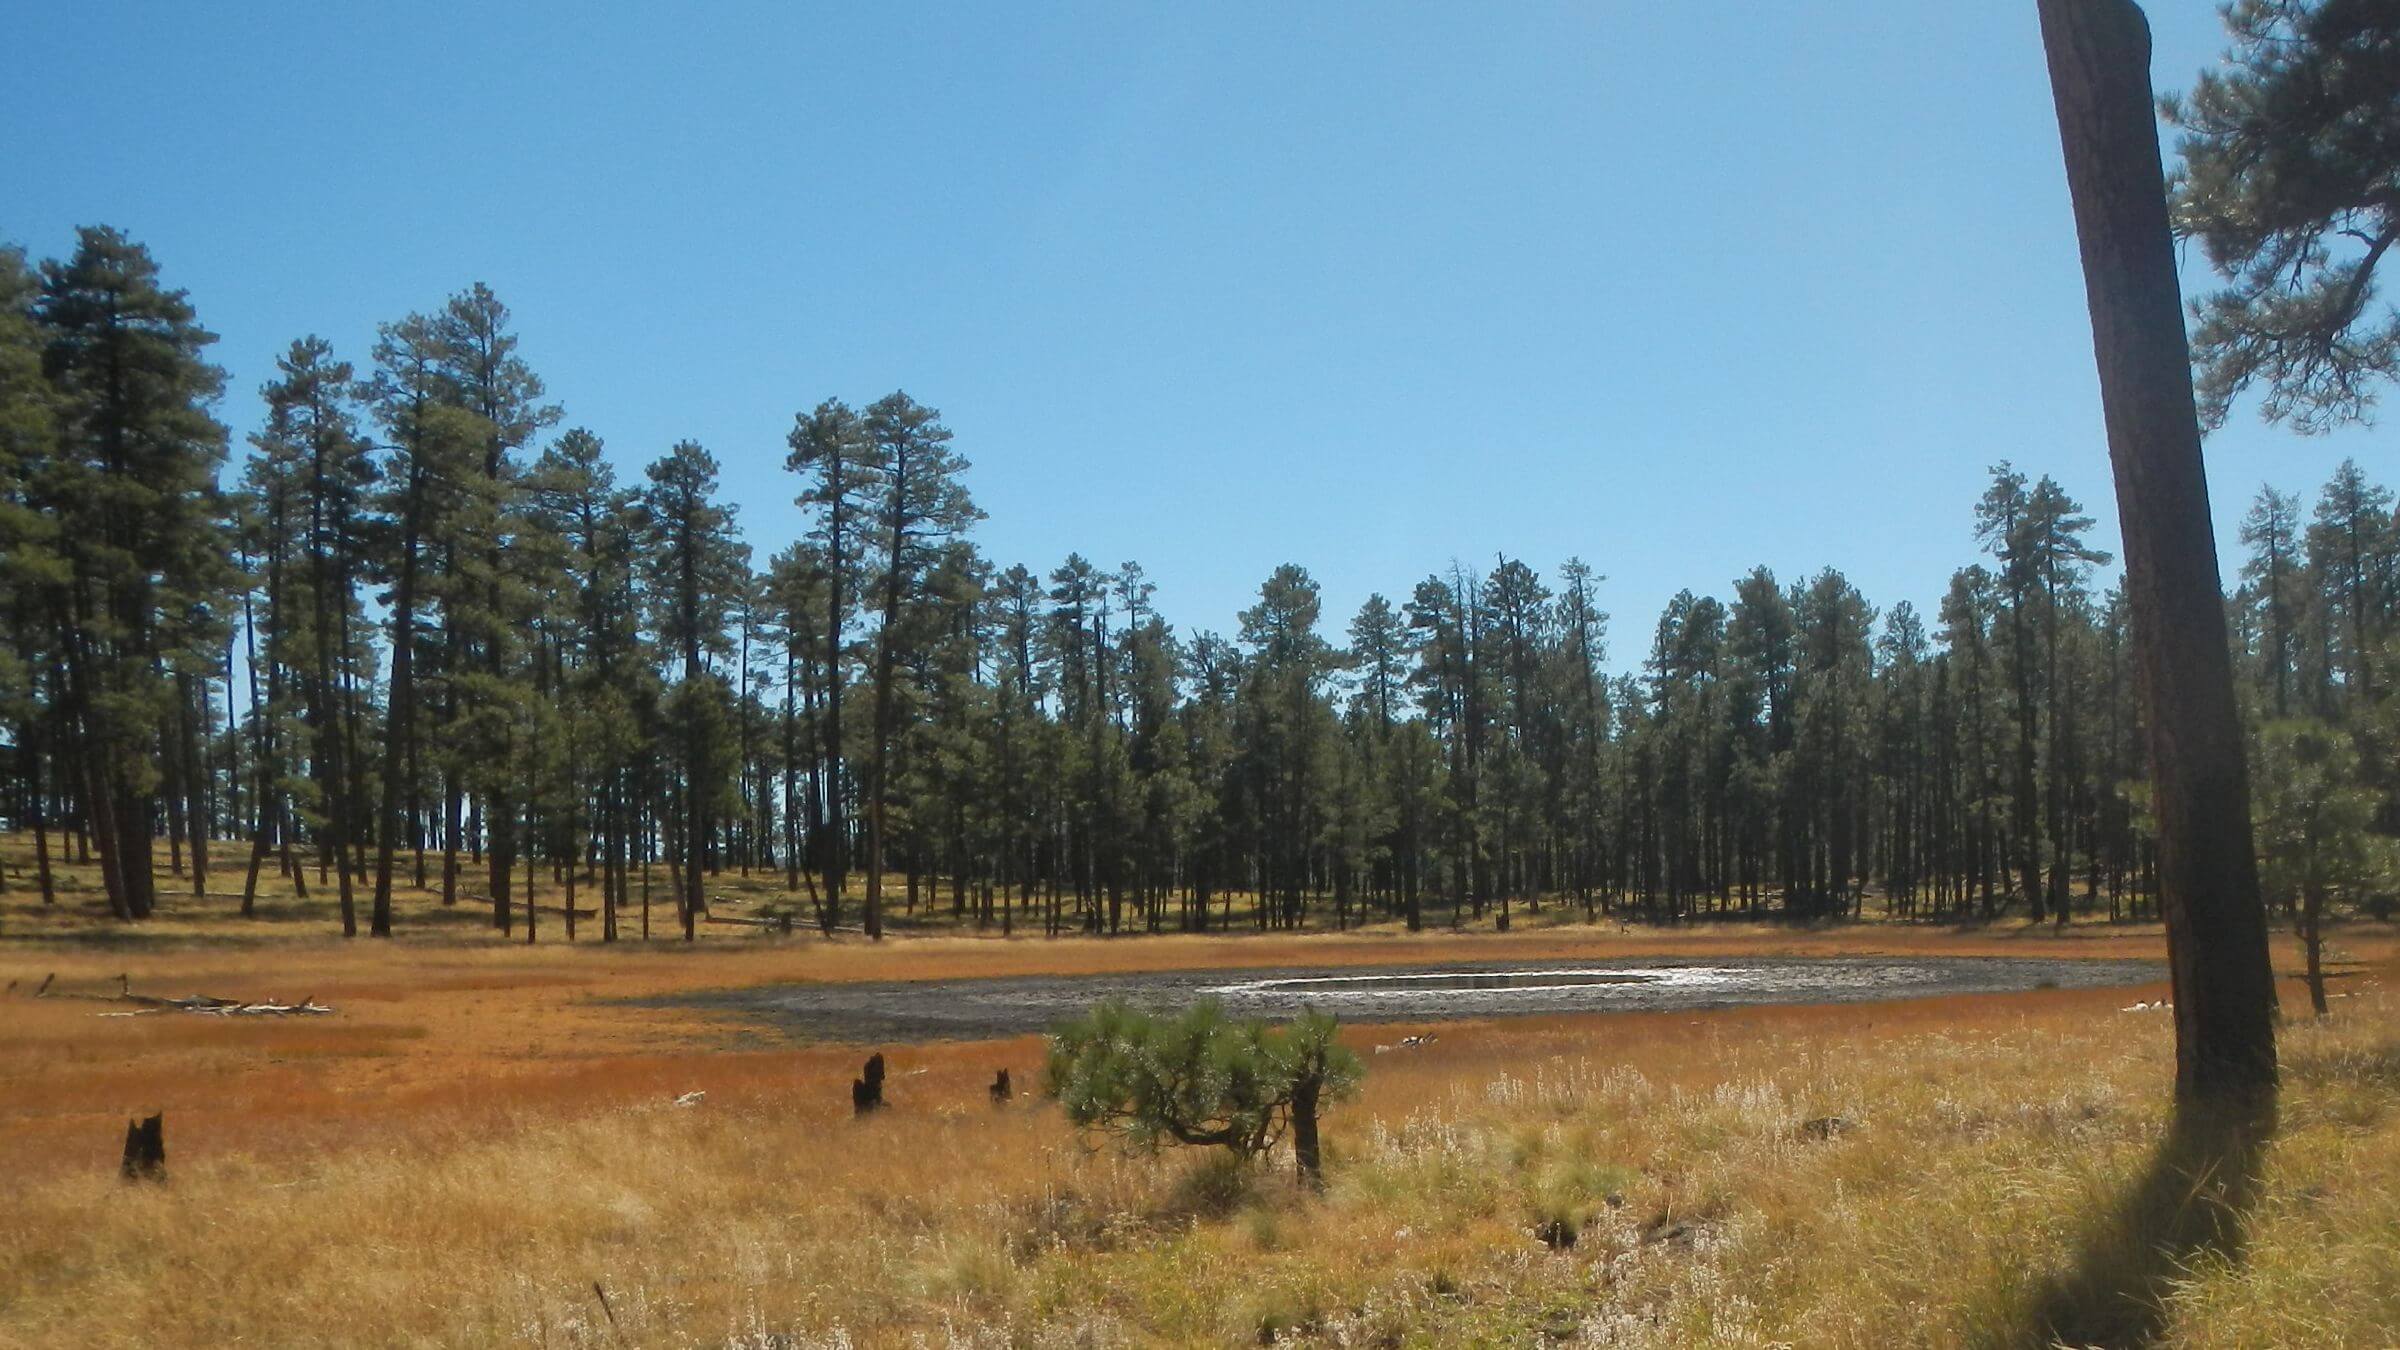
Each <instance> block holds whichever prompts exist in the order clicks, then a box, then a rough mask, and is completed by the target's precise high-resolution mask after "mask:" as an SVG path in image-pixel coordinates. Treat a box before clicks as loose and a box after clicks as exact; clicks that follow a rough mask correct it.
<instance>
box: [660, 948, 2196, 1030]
mask: <svg viewBox="0 0 2400 1350" xmlns="http://www.w3.org/2000/svg"><path fill="white" fill-rule="evenodd" d="M2166 973H2167V968H2166V965H2165V964H2164V963H2163V962H2158V961H2128V960H2074V959H2062V958H2042V957H1978V956H1959V957H1878V956H1859V957H1742V958H1723V959H1713V960H1712V959H1690V958H1679V957H1635V958H1625V959H1615V960H1608V961H1516V962H1475V963H1443V964H1434V965H1407V966H1372V967H1357V966H1350V967H1339V966H1293V967H1281V968H1272V969H1256V970H1168V971H1145V972H1141V973H1138V974H1120V975H1033V976H1011V977H1006V978H994V979H955V980H914V981H885V982H878V983H830V982H829V983H821V984H820V983H798V984H778V985H764V986H759V987H755V988H749V989H731V990H714V991H706V992H700V993H693V994H682V995H675V996H672V997H669V998H663V999H645V1000H641V1002H643V1003H647V1004H651V1005H653V1006H659V1005H669V1006H678V1007H694V1008H702V1009H710V1010H715V1011H720V1012H724V1013H727V1014H732V1015H736V1016H740V1017H742V1018H744V1019H745V1020H754V1021H763V1022H766V1023H769V1024H771V1025H773V1026H775V1027H777V1028H780V1029H781V1030H783V1031H784V1032H785V1033H786V1034H788V1035H790V1036H792V1037H793V1038H795V1039H799V1040H809V1041H830V1042H852V1041H855V1042H867V1041H876V1042H884V1041H935V1040H988V1039H992V1038H996V1037H1003V1036H1017V1035H1024V1034H1027V1033H1030V1032H1040V1031H1047V1030H1049V1029H1050V1028H1052V1027H1054V1026H1056V1025H1057V1024H1058V1023H1060V1022H1062V1021H1064V1020H1066V1019H1068V1018H1070V1017H1074V1016H1076V1015H1078V1014H1080V1013H1081V1012H1083V1011H1084V1010H1085V1009H1087V1008H1089V1007H1090V1006H1091V1005H1092V1004H1094V1003H1097V1002H1099V1001H1101V1000H1102V999H1108V998H1119V999H1124V1000H1126V1001H1128V1002H1131V1003H1134V1004H1137V1005H1140V1006H1144V1007H1150V1008H1161V1009H1168V1008H1179V1007H1184V1006H1188V1005H1189V1004H1192V1003H1195V1002H1198V1001H1200V1000H1202V999H1207V998H1214V999H1217V1000H1219V1001H1221V1002H1223V1003H1224V1004H1225V1006H1226V1008H1227V1010H1228V1011H1230V1012H1233V1013H1235V1014H1236V1015H1239V1016H1246V1017H1269V1018H1274V1017H1288V1016H1290V1015H1291V1014H1293V1013H1296V1012H1298V1011H1300V1010H1301V1009H1302V1008H1309V1007H1313V1008H1318V1009H1321V1010H1323V1011H1326V1012H1331V1013H1333V1014H1335V1015H1336V1016H1338V1017H1340V1018H1341V1019H1342V1020H1343V1021H1344V1022H1348V1023H1357V1024H1362V1025H1364V1024H1375V1023H1391V1022H1429V1021H1445V1020H1454V1019H1484V1018H1498V1017H1530V1016H1555V1015H1559V1014H1565V1013H1608V1012H1661V1011H1680V1010H1687V1009H1703V1008H1730V1007H1742V1006H1749V1005H1756V1004H1771V1003H1859V1002H1869V1001H1874V1000H1879V999H1899V998H1939V997H1945V996H1949V995H1957V994H1995V993H2013V992H2021V991H2026V990H2033V989H2092V988H2105V987H2110V986H2120V985H2137V984H2148V983H2152V982H2155V981H2157V980H2161V979H2164V978H2165V977H2166Z"/></svg>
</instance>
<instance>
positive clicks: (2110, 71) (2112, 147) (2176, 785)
mask: <svg viewBox="0 0 2400 1350" xmlns="http://www.w3.org/2000/svg"><path fill="white" fill-rule="evenodd" d="M2037 3H2038V4H2039V7H2040V12H2041V24H2042V40H2043V46H2044V48H2045V49H2046V51H2047V54H2048V58H2049V67H2050V80H2051V90H2052V94H2053V97H2054V99H2055V101H2056V104H2057V110H2058V125H2059V139H2060V141H2061V143H2062V145H2063V147H2064V150H2065V155H2066V166H2067V184H2068V188H2069V190H2070V193H2071V195H2072V198H2073V201H2074V209H2075V229H2076V236H2077V240H2078V243H2079V244H2080V246H2081V252H2082V261H2083V276H2084V288H2085V293H2086V297H2087V299H2088V301H2089V304H2090V309H2091V319H2092V345H2093V348H2094V351H2095V354H2096V356H2097V358H2098V364H2099V373H2100V396H2101V406H2102V409H2103V412H2104V414H2105V417H2106V421H2107V427H2108V445H2109V458H2110V460H2111V461H2112V462H2113V464H2114V466H2115V472H2116V488H2117V512H2118V518H2119V521H2120V523H2121V525H2122V528H2123V533H2124V540H2125V574H2126V576H2125V592H2126V598H2127V601H2128V608H2129V610H2130V612H2131V615H2132V626H2133V640H2134V649H2135V652H2136V655H2137V668H2138V671H2139V678H2140V680H2141V688H2142V691H2143V693H2144V694H2145V695H2147V701H2148V704H2149V708H2150V718H2149V742H2150V776H2151V781H2152V784H2153V786H2154V792H2155V799H2156V804H2157V816H2158V855H2159V856H2158V879H2159V889H2158V895H2159V908H2160V911H2161V913H2162V914H2163V915H2164V917H2165V919H2166V925H2167V953H2168V961H2169V965H2170V967H2171V972H2172V977H2173V983H2174V998H2175V1033H2176V1035H2175V1092H2176V1097H2177V1100H2178V1101H2179V1102H2182V1103H2189V1104H2199V1103H2224V1104H2229V1105H2235V1106H2243V1107H2261V1108H2271V1106H2272V1104H2273V1101H2274V1094H2275V1082H2276V1073H2275V1024H2274V1018H2275V984H2274V973H2273V971H2272V969H2271V968H2270V966H2269V964H2268V959H2267V929H2266V914H2265V911H2264V909H2263V908H2262V907H2261V905H2260V902H2259V890H2258V870H2257V860H2256V858H2255V856H2254V855H2253V854H2252V852H2251V847H2250V813H2249V801H2250V798H2249V790H2248V784H2247V774H2246V769H2245V766H2244V764H2243V758H2242V754H2243V752H2242V737H2241V726H2240V722H2239V720H2238V717H2237V714H2236V711H2235V706H2234V696H2233V668H2232V661H2231V658H2230V656H2229V654H2228V652H2227V650H2226V637H2225V609H2224V602H2223V598H2222V596H2221V595H2220V593H2219V589H2218V585H2219V583H2218V573H2217V556H2216V537H2215V535H2214V533H2213V532H2212V530H2211V528H2210V522H2209V509H2208V480H2207V478H2206V476H2205V474H2204V472H2203V470H2202V466H2201V458H2200V426H2199V420H2198V416H2197V414H2196V412H2195V411H2194V407H2193V401H2192V381H2191V353H2190V349H2189V347H2188V346H2187V345H2186V342H2185V337H2184V331H2183V304H2182V296H2181V292H2180V290H2179V288H2178V285H2177V282H2176V277H2175V244H2174V238H2173V236H2172V235H2171V234H2170V232H2169V229H2168V225H2167V210H2166V184H2165V178H2164V175H2163V173H2162V172H2161V169H2160V165H2159V152H2158V130H2157V125H2156V123H2155V121H2154V120H2153V118H2154V116H2155V114H2154V112H2153V107H2152V102H2151V94H2150V79H2149V65H2150V32H2149V24H2148V22H2147V21H2146V20H2145V19H2144V18H2143V17H2142V12H2141V10H2140V9H2139V8H2138V7H2137V6H2135V5H2134V4H2132V3H2131V0H2037Z"/></svg>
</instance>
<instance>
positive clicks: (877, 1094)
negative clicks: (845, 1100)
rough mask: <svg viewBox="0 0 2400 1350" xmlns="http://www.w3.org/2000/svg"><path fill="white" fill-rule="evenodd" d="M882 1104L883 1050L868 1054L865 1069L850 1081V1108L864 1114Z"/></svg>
mask: <svg viewBox="0 0 2400 1350" xmlns="http://www.w3.org/2000/svg"><path fill="white" fill-rule="evenodd" d="M882 1106H883V1052H882V1051H880V1050H878V1051H876V1052H875V1053H874V1054H873V1055H870V1056H868V1058H867V1064H866V1068H865V1070H864V1071H863V1072H862V1073H861V1074H860V1076H859V1077H857V1078H855V1079H853V1080H851V1083H850V1110H851V1113H852V1114H853V1115H861V1116H863V1115H865V1114H866V1113H868V1112H869V1111H874V1110H878V1109H880V1108H881V1107H882Z"/></svg>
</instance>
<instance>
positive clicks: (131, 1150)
mask: <svg viewBox="0 0 2400 1350" xmlns="http://www.w3.org/2000/svg"><path fill="white" fill-rule="evenodd" d="M123 1175H124V1178H125V1179H126V1180H127V1181H160V1182H163V1181H165V1180H166V1179H167V1117H166V1113H165V1112H163V1111H162V1112H160V1113H159V1114H157V1115H155V1116H152V1117H150V1118H149V1119H148V1120H138V1121H137V1120H129V1121H126V1122H125V1165H124V1168H123Z"/></svg>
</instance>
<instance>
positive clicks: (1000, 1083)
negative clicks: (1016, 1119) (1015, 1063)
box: [992, 1069, 1017, 1106]
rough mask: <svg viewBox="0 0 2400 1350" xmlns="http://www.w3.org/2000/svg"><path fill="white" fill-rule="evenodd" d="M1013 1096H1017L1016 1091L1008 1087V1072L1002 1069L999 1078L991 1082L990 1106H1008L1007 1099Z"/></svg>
mask: <svg viewBox="0 0 2400 1350" xmlns="http://www.w3.org/2000/svg"><path fill="white" fill-rule="evenodd" d="M1015 1095H1017V1094H1016V1089H1014V1088H1012V1087H1010V1086H1009V1083H1008V1070H1006V1069H1002V1070H1001V1071H1000V1076H999V1077H997V1078H995V1079H993V1080H992V1105H994V1106H1005V1105H1007V1104H1008V1099H1009V1098H1011V1097H1014V1096H1015Z"/></svg>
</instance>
